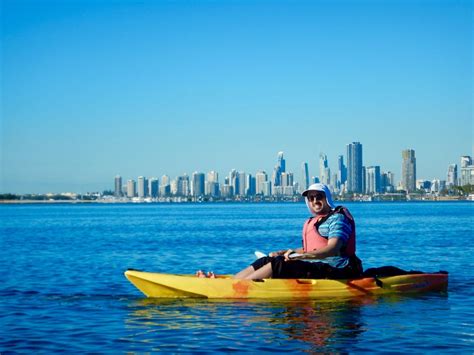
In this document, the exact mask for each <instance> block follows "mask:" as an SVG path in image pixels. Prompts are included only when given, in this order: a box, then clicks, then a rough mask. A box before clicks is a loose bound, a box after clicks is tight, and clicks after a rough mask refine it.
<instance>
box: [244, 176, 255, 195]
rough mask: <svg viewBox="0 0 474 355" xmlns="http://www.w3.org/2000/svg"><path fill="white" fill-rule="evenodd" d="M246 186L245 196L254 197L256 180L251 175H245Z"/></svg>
mask: <svg viewBox="0 0 474 355" xmlns="http://www.w3.org/2000/svg"><path fill="white" fill-rule="evenodd" d="M245 185H246V186H247V192H246V193H247V195H248V196H255V191H256V179H255V177H254V176H252V174H247V181H246V183H245Z"/></svg>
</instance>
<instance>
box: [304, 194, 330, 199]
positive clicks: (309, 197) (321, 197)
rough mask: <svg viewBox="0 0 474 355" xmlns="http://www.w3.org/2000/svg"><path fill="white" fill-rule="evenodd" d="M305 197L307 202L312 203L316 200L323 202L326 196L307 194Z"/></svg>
mask: <svg viewBox="0 0 474 355" xmlns="http://www.w3.org/2000/svg"><path fill="white" fill-rule="evenodd" d="M306 197H307V198H308V201H313V200H317V201H318V200H323V199H324V198H325V197H326V195H325V194H322V193H321V194H311V195H309V194H308V195H307V196H306Z"/></svg>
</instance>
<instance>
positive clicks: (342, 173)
mask: <svg viewBox="0 0 474 355" xmlns="http://www.w3.org/2000/svg"><path fill="white" fill-rule="evenodd" d="M346 180H347V168H346V166H345V165H344V156H343V155H339V156H338V157H337V182H336V187H337V188H340V187H341V185H342V184H345V183H346Z"/></svg>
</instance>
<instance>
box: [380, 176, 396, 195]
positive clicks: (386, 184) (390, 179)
mask: <svg viewBox="0 0 474 355" xmlns="http://www.w3.org/2000/svg"><path fill="white" fill-rule="evenodd" d="M381 178H382V191H383V192H393V191H394V190H395V174H394V173H392V172H391V171H384V172H383V173H382V177H381Z"/></svg>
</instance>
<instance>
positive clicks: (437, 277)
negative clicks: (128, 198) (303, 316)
mask: <svg viewBox="0 0 474 355" xmlns="http://www.w3.org/2000/svg"><path fill="white" fill-rule="evenodd" d="M125 276H126V277H127V279H128V280H129V281H130V282H131V283H132V284H133V285H134V286H135V287H137V288H138V289H139V290H140V291H141V292H143V293H144V294H145V295H146V296H147V297H152V298H227V299H232V298H240V299H242V298H257V299H258V298H260V299H330V298H350V297H358V296H366V295H382V294H395V293H415V292H427V291H442V290H445V289H446V288H447V285H448V274H447V273H433V274H408V275H400V276H391V277H381V278H373V277H366V278H360V279H353V280H329V279H264V280H238V279H232V278H231V277H230V276H218V277H217V278H215V279H211V278H199V277H196V276H194V275H174V274H162V273H152V272H142V271H136V270H127V271H126V272H125Z"/></svg>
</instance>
